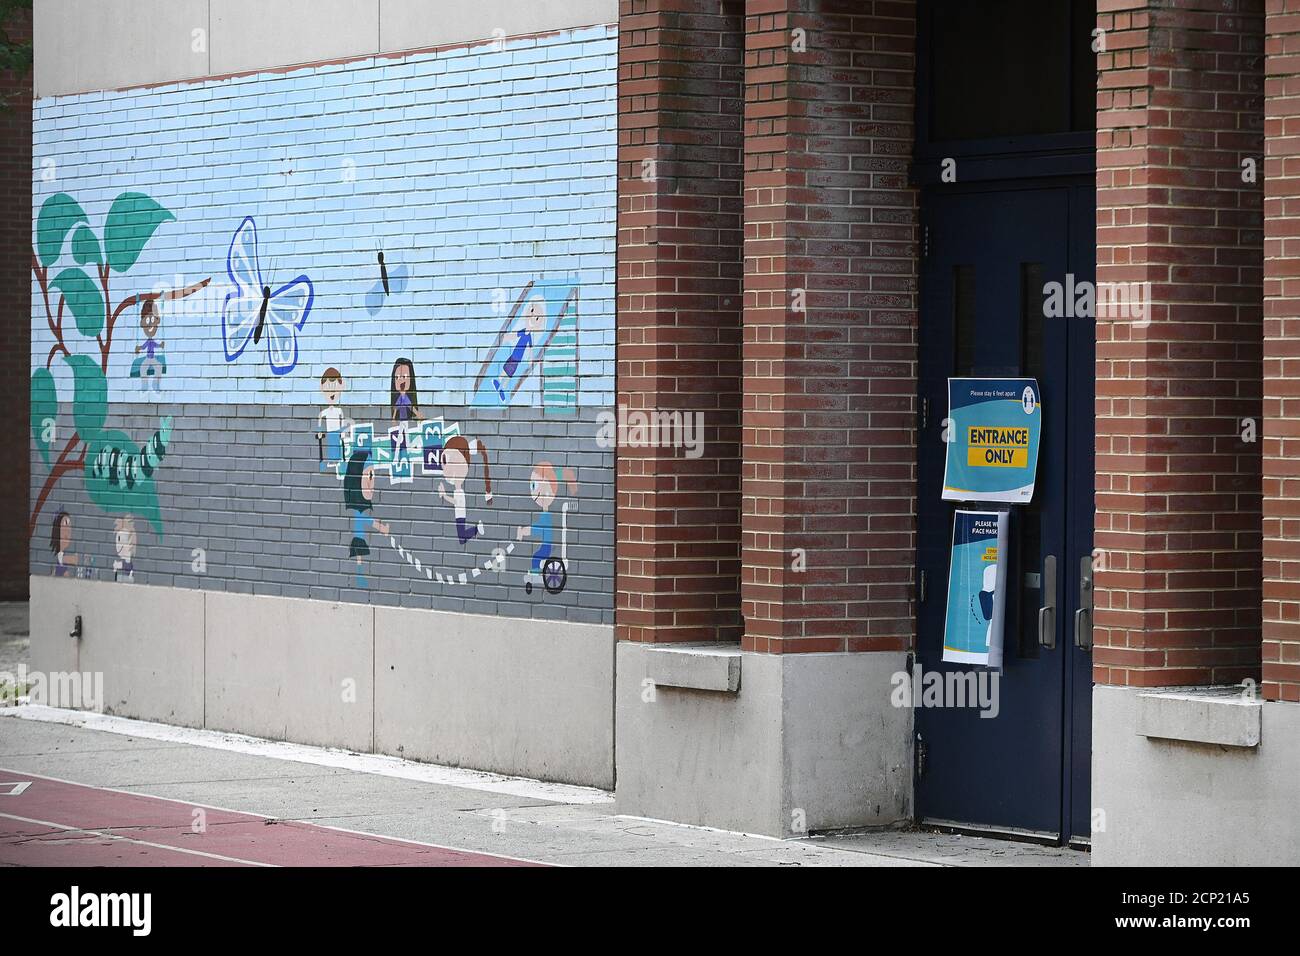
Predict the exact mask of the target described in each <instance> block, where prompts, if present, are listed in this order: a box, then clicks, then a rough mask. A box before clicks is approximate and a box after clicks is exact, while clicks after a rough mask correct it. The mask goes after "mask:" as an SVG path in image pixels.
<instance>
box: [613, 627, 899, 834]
mask: <svg viewBox="0 0 1300 956" xmlns="http://www.w3.org/2000/svg"><path fill="white" fill-rule="evenodd" d="M706 656H707V655H704V654H700V653H696V654H695V655H692V654H690V653H689V652H687V653H681V652H678V653H676V654H674V653H672V649H671V648H669V649H666V650H665V649H664V648H661V647H653V646H651V645H647V644H638V643H633V642H623V643H620V644H619V645H618V667H617V669H616V688H617V695H618V699H617V704H616V720H615V724H614V727H615V732H616V736H617V743H616V746H615V748H614V754H615V757H616V759H617V763H618V774H617V788H616V792H615V802H616V804H617V807H618V812H619V813H626V814H631V815H634V816H642V817H652V818H655V819H660V820H673V821H675V822H678V823H692V824H701V825H704V826H714V827H721V828H723V829H727V830H740V831H743V832H747V833H763V834H768V835H771V836H779V837H788V836H792V835H804V834H807V833H809V832H817V831H825V830H837V829H844V828H848V827H859V826H873V825H883V824H892V823H896V822H898V821H900V820H906V819H908V818H909V817H910V816H911V796H912V769H911V725H912V711H911V709H910V708H907V707H895V706H893V705H892V703H891V700H890V698H891V690H892V684H891V675H892V674H894V673H895V672H897V671H901V670H903V669H904V668H905V666H906V655H904V654H902V653H901V652H879V653H868V654H756V653H751V652H744V653H742V654H741V659H742V662H743V663H742V664H741V666H743V668H744V672H745V680H744V682H743V683H740V684H738V685H737V688H736V690H735V692H733V693H717V692H716V691H712V692H710V691H704V690H701V689H699V688H692V687H681V688H680V689H677V688H670V689H665V687H663V686H651V685H655V684H658V682H657V681H655V680H654V679H653V678H652V677H651V674H652V673H653V672H661V673H662V670H661V669H668V668H672V667H674V666H677V665H682V666H683V668H684V669H686V670H688V671H691V670H693V669H698V671H696V672H695V673H693V674H688V675H687V677H693V678H697V679H699V678H701V677H702V675H704V674H708V675H709V679H710V680H711V681H713V682H714V683H715V684H716V683H718V682H719V678H720V673H719V671H721V669H722V667H724V666H729V662H728V654H727V653H717V654H715V655H714V659H713V660H712V661H709V660H704V661H701V660H700V658H703V657H706ZM683 661H685V663H684V664H683ZM710 668H715V669H716V670H714V671H710ZM741 742H743V746H739V744H740V743H741Z"/></svg>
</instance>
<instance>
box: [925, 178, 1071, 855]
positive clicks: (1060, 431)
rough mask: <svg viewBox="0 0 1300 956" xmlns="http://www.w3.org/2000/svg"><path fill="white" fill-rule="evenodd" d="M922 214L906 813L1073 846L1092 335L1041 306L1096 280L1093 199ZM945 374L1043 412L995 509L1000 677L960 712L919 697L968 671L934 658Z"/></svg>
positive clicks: (1067, 189)
mask: <svg viewBox="0 0 1300 956" xmlns="http://www.w3.org/2000/svg"><path fill="white" fill-rule="evenodd" d="M922 201H923V209H922V214H923V224H924V229H925V241H924V244H923V245H924V248H923V259H922V265H921V289H920V291H921V300H920V305H921V318H920V343H921V344H920V368H919V380H920V405H921V421H920V431H919V434H918V469H919V471H918V491H919V496H920V500H919V503H918V509H917V510H918V514H917V525H918V528H917V530H918V536H917V564H918V582H919V593H918V604H917V624H918V640H917V664H918V665H919V674H920V676H921V680H922V683H921V684H920V685H917V686H914V687H913V696H914V706H916V714H915V716H916V722H915V729H916V734H917V761H916V774H917V777H916V801H917V811H918V816H919V817H920V818H921V819H922V820H923V821H927V822H934V823H949V824H956V825H961V826H970V827H977V828H989V829H994V830H1000V831H1005V832H1013V833H1015V832H1023V833H1028V834H1034V835H1038V836H1042V837H1049V838H1052V839H1057V840H1067V839H1069V838H1070V837H1071V836H1076V837H1086V836H1087V835H1088V819H1089V809H1088V803H1089V800H1088V789H1089V781H1088V762H1089V749H1090V747H1089V742H1090V716H1091V673H1090V661H1089V658H1090V653H1089V651H1088V650H1087V648H1086V646H1080V645H1086V644H1087V624H1088V621H1087V619H1086V616H1084V617H1083V618H1081V619H1080V620H1079V621H1078V622H1077V623H1076V614H1075V612H1076V610H1077V609H1078V608H1079V607H1080V606H1081V597H1083V596H1084V591H1083V586H1085V585H1086V582H1087V580H1088V577H1087V575H1085V574H1084V570H1085V568H1084V560H1085V558H1088V559H1089V560H1090V555H1091V551H1092V516H1093V484H1094V474H1095V473H1094V470H1093V464H1092V457H1093V453H1092V442H1093V433H1094V428H1093V399H1092V394H1093V385H1094V374H1093V352H1094V346H1093V342H1092V333H1093V323H1092V319H1091V317H1090V315H1086V314H1085V315H1075V316H1069V315H1068V314H1067V315H1063V316H1060V317H1049V316H1047V315H1045V309H1044V302H1045V289H1047V288H1048V287H1049V284H1050V283H1060V284H1061V292H1062V299H1061V302H1062V305H1063V306H1064V307H1065V308H1066V310H1067V312H1068V311H1069V310H1072V308H1073V305H1074V302H1075V300H1074V298H1073V297H1072V296H1071V294H1070V293H1071V290H1072V289H1075V290H1078V289H1080V288H1082V283H1091V281H1092V279H1093V274H1094V253H1093V248H1094V247H1093V244H1092V229H1093V215H1094V212H1093V209H1094V207H1093V200H1092V194H1091V190H1090V189H1089V188H1088V187H1087V186H1085V185H1084V184H1082V183H1080V184H1062V183H1061V182H1060V181H1056V182H1051V183H1044V184H1042V185H1034V184H1022V183H1018V184H1016V186H1015V188H1007V187H1006V186H1005V185H1001V186H999V185H982V186H974V187H966V188H960V189H959V188H957V187H954V186H951V185H949V186H942V187H938V186H936V187H931V188H929V189H927V190H926V192H925V193H924V194H923V199H922ZM1084 307H1085V309H1086V303H1085V304H1084ZM950 376H974V377H985V376H988V377H1000V378H1005V377H1021V376H1023V377H1033V378H1036V379H1038V383H1039V388H1040V392H1041V401H1042V415H1043V422H1042V431H1043V437H1042V442H1041V447H1040V453H1039V461H1038V474H1037V482H1036V487H1035V491H1034V496H1033V500H1032V501H1031V503H1030V504H1028V505H1018V506H1011V507H1010V510H1011V519H1010V535H1009V541H1008V551H1009V561H1010V564H1009V571H1008V583H1009V587H1008V593H1007V606H1006V627H1005V632H1004V659H1003V668H1002V671H1001V673H1000V674H999V675H998V677H997V679H996V682H994V681H993V678H992V675H991V674H987V676H985V677H982V678H980V679H981V680H984V681H985V685H984V687H985V688H986V689H987V692H988V693H987V695H985V696H981V697H977V698H976V699H975V701H974V702H973V703H972V701H971V700H970V699H966V700H962V699H961V695H958V696H957V697H956V699H954V698H953V696H952V695H951V694H947V695H945V694H943V693H942V692H941V693H939V694H936V695H930V696H929V697H928V698H927V696H926V695H924V694H923V693H921V692H920V691H922V689H923V688H924V686H925V681H927V680H929V681H935V680H936V679H937V680H939V681H941V682H942V683H941V684H940V685H939V686H940V687H943V688H949V689H951V688H953V687H955V686H956V685H955V684H953V683H952V682H951V681H949V680H948V678H947V675H948V674H954V673H961V672H967V671H971V670H975V671H976V672H978V671H981V670H983V669H982V668H971V667H970V666H969V665H963V664H948V663H944V662H943V660H942V650H943V627H944V611H945V606H946V598H947V593H946V592H947V581H948V560H949V553H950V552H949V549H950V543H951V535H952V526H953V512H954V510H955V508H956V507H957V506H956V505H955V504H954V503H951V502H944V501H942V500H941V498H940V494H941V488H942V483H943V466H944V451H945V445H944V441H943V431H944V419H945V416H946V415H947V401H948V399H947V380H948V378H949V377H950ZM962 507H970V506H969V505H963V506H962ZM988 507H989V508H990V509H995V508H998V507H1003V508H1005V507H1007V506H988ZM1076 630H1077V631H1078V634H1079V642H1078V644H1076V640H1075V635H1076ZM927 674H929V675H939V676H938V678H935V677H934V676H931V677H929V678H927V677H925V675H927ZM967 686H969V685H967ZM958 704H964V706H956V705H958Z"/></svg>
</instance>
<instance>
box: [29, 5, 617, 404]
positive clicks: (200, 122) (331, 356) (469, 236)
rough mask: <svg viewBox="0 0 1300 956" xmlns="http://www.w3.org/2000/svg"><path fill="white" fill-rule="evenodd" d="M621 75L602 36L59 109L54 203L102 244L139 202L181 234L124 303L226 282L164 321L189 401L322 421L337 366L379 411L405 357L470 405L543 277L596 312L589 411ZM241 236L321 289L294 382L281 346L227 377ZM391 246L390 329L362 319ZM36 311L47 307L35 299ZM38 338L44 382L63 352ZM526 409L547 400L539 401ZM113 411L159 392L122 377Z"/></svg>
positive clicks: (606, 34)
mask: <svg viewBox="0 0 1300 956" xmlns="http://www.w3.org/2000/svg"><path fill="white" fill-rule="evenodd" d="M616 73H617V65H616V40H615V37H614V35H613V30H612V29H609V28H604V27H601V28H595V29H585V30H580V31H573V32H563V33H559V34H555V35H551V36H545V37H540V38H535V39H517V40H510V41H507V42H506V44H505V49H503V50H501V51H500V52H497V51H495V50H494V48H493V47H492V46H491V45H490V44H489V45H483V46H477V47H471V48H456V49H451V50H446V51H441V52H437V53H427V54H420V55H413V56H409V57H404V58H396V59H388V58H382V59H374V60H364V61H360V62H356V63H348V64H342V65H331V66H324V67H314V68H307V69H298V70H294V71H292V72H288V73H272V74H257V75H254V76H248V77H238V78H234V79H229V80H222V81H215V82H203V83H194V84H185V85H178V86H167V87H163V88H149V89H139V90H131V91H126V92H118V93H91V94H84V95H78V96H69V97H63V98H57V99H47V100H41V101H39V102H38V103H37V106H36V109H35V116H34V140H35V142H34V159H35V163H36V165H37V171H36V172H37V178H36V187H35V189H36V195H35V203H36V207H37V208H38V209H39V207H40V204H41V203H42V202H43V201H44V200H45V199H46V198H48V197H49V196H51V195H54V194H55V193H67V194H69V195H71V196H73V198H75V199H76V200H77V201H78V202H79V203H80V204H81V206H82V207H83V208H84V209H85V211H86V213H87V214H88V216H89V218H90V222H91V225H92V227H94V228H96V229H98V228H99V225H100V224H101V223H102V222H103V219H104V216H105V215H106V214H107V212H108V209H109V207H110V205H111V203H112V202H113V199H114V198H115V197H116V196H117V195H118V194H119V193H121V192H123V191H124V190H131V191H135V192H141V193H145V194H147V195H149V196H151V197H152V198H153V199H155V200H156V201H157V202H159V203H161V204H162V205H163V206H165V207H166V208H167V209H168V210H170V211H171V212H172V213H173V214H174V215H175V216H176V221H175V222H172V223H167V224H166V225H165V226H164V227H163V228H161V229H160V230H159V231H158V233H157V234H156V236H155V237H154V239H153V240H152V241H151V242H150V243H149V245H148V247H147V248H146V249H145V252H144V255H143V256H142V257H141V259H140V261H139V262H138V263H137V264H136V265H135V267H134V268H133V269H132V270H131V272H130V274H129V276H127V277H125V279H123V278H122V277H117V276H114V277H112V278H113V282H114V285H115V286H116V288H114V289H113V290H112V291H113V292H114V293H116V292H118V291H123V292H124V291H136V290H137V289H140V290H145V291H147V290H149V289H152V288H155V287H157V286H160V285H162V286H184V285H187V284H189V283H192V282H195V281H199V280H202V279H204V278H208V277H211V278H212V279H213V286H212V287H210V288H209V289H208V290H205V294H204V295H202V296H196V297H194V298H193V299H191V300H187V301H186V302H185V303H184V304H183V306H179V307H176V306H174V307H173V308H172V309H171V310H169V312H168V314H167V316H166V318H165V321H164V327H163V330H162V337H163V339H164V341H165V342H166V355H167V360H168V373H167V376H166V381H165V384H166V389H167V394H168V395H169V396H170V397H172V399H173V400H176V401H189V402H204V403H222V402H235V403H250V402H259V401H275V402H282V401H303V402H314V401H316V398H317V378H318V376H319V374H320V372H321V371H322V370H323V368H324V367H326V366H330V365H333V366H336V367H338V368H340V369H344V370H345V371H346V373H347V377H348V382H349V397H350V398H352V399H353V400H355V401H359V402H374V403H381V402H386V401H387V393H388V379H389V373H390V370H391V368H392V362H393V359H394V358H396V357H398V356H399V355H405V356H409V357H410V358H412V359H413V360H414V362H415V365H416V368H417V370H418V371H419V372H420V379H421V383H420V384H421V395H422V397H424V398H425V399H426V400H427V401H436V402H438V403H439V404H445V405H456V404H463V403H467V402H468V401H469V399H468V398H467V395H468V393H469V392H470V391H471V390H472V389H473V384H474V380H475V378H476V376H477V374H478V372H479V371H480V369H481V366H482V363H483V362H484V361H485V359H486V356H487V353H488V352H489V351H490V349H491V347H492V345H493V343H494V341H495V338H496V336H497V333H498V331H499V329H500V327H501V325H502V324H503V321H504V316H503V315H502V314H501V312H500V309H501V307H502V306H501V303H502V301H503V300H504V301H505V303H506V305H507V307H509V306H510V305H513V303H514V301H515V299H516V297H517V295H518V294H519V292H520V291H521V290H522V289H523V287H524V286H525V285H526V284H527V283H528V282H529V281H534V280H542V281H545V280H557V281H565V282H571V283H572V284H573V285H575V286H576V287H577V288H578V289H579V292H580V303H579V312H578V323H579V333H580V344H581V348H580V354H579V363H580V369H579V376H578V378H579V381H580V385H581V388H580V392H581V394H580V396H579V404H582V405H589V406H607V405H610V404H612V401H613V391H614V242H615V224H614V219H615V208H616V189H615V149H616V133H615V128H616V101H615V93H616ZM245 216H253V217H254V218H255V220H256V222H257V230H258V242H259V257H258V258H259V260H260V265H261V268H262V271H263V274H264V277H265V278H266V280H267V281H268V282H269V283H271V284H272V285H273V286H275V285H278V284H280V283H283V282H287V281H288V280H290V279H292V278H294V277H296V276H298V275H300V274H303V275H306V276H308V277H309V278H310V279H311V281H312V283H313V285H314V287H315V294H316V298H315V303H314V306H313V308H312V311H311V314H310V315H309V317H308V320H307V323H306V325H305V326H304V328H303V330H302V332H301V334H300V336H299V342H300V349H301V351H300V356H301V357H300V366H299V369H298V371H297V372H296V373H295V374H291V375H286V376H282V377H281V376H269V375H267V374H266V372H267V362H266V359H265V348H262V349H261V350H260V355H259V350H257V349H252V348H250V349H249V350H248V351H247V352H245V354H244V355H243V356H242V357H241V358H240V359H238V360H237V361H234V362H227V361H226V360H225V353H224V350H223V348H222V338H221V316H220V312H221V300H222V298H223V294H224V291H226V290H225V289H220V288H219V287H220V286H221V285H222V284H223V283H225V282H226V281H227V279H226V256H227V251H228V248H229V246H230V242H231V237H232V236H233V234H234V232H235V230H236V228H237V227H238V225H239V223H240V222H241V221H242V220H243V219H244V217H245ZM379 249H382V250H383V251H384V253H385V257H386V259H387V260H388V262H389V265H390V267H396V266H399V265H404V266H406V267H407V268H408V269H409V270H410V273H411V280H410V284H409V286H408V288H407V291H406V292H405V293H404V294H403V295H400V296H394V297H390V301H389V302H388V304H387V305H386V306H385V308H384V309H383V310H382V312H381V314H380V315H379V316H378V317H375V318H372V317H371V316H370V315H369V314H368V312H367V311H366V309H365V307H364V305H365V296H366V293H367V292H368V291H369V290H371V289H372V288H373V287H374V285H375V283H376V282H377V281H378V279H379V271H378V266H377V263H376V252H377V251H378V250H379ZM33 296H34V301H36V302H38V303H39V290H38V288H37V287H36V284H35V281H33ZM36 319H37V320H36V321H34V323H33V335H32V362H33V365H34V366H35V365H36V364H37V363H43V362H44V360H45V356H46V354H47V353H48V351H49V349H50V347H51V345H52V344H53V337H52V336H51V333H50V330H49V328H48V327H47V326H46V323H45V322H44V321H43V316H41V315H38V316H36ZM134 319H137V316H135V315H134V314H132V315H127V316H124V317H123V322H122V324H121V325H120V326H119V327H118V329H117V331H116V335H115V341H114V356H113V362H114V363H115V364H116V363H117V362H119V361H121V362H122V363H124V364H127V365H129V364H130V361H131V359H132V358H133V357H134V353H133V350H134V348H135V346H136V345H137V344H139V341H140V339H141V336H140V334H139V329H138V327H137V325H136V324H135V321H128V320H134ZM313 373H314V374H313ZM55 374H56V377H62V376H63V372H62V370H60V369H58V367H57V366H56V368H55ZM528 396H529V397H530V398H531V400H532V402H533V403H537V402H538V401H539V398H538V393H537V390H536V389H535V388H534V389H531V390H530V391H529V393H528ZM520 397H521V398H522V397H524V396H520ZM110 398H111V399H112V400H114V401H126V402H130V401H136V400H140V398H141V396H140V394H139V390H138V388H135V387H133V383H132V382H130V381H129V380H123V379H121V378H112V379H110Z"/></svg>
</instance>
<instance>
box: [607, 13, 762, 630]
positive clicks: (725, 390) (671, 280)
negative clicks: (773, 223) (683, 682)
mask: <svg viewBox="0 0 1300 956" xmlns="http://www.w3.org/2000/svg"><path fill="white" fill-rule="evenodd" d="M742 8H743V3H742V2H740V0H734V2H721V3H720V2H719V0H622V2H621V3H620V5H619V14H620V15H619V145H618V170H619V177H618V178H619V181H618V217H619V220H618V356H617V366H618V401H619V404H620V405H623V406H626V407H627V408H628V409H629V411H635V410H638V409H658V410H660V411H679V410H680V411H690V412H697V411H698V412H702V413H703V414H704V416H705V418H704V421H705V426H706V427H705V435H704V437H705V441H704V444H703V454H702V455H700V457H698V458H695V459H691V458H688V457H686V455H685V454H684V452H683V450H682V449H672V448H644V447H642V448H636V447H620V448H619V450H618V474H617V477H616V479H615V483H616V484H615V491H616V496H617V505H616V517H617V525H618V531H617V543H616V549H617V556H616V560H617V593H618V598H617V606H616V616H615V621H616V631H617V635H618V638H619V639H620V640H632V641H700V640H705V641H710V640H728V641H734V640H738V639H739V637H740V596H739V592H740V583H739V575H740V463H739V458H740V308H741V249H740V246H741V214H742V202H741V73H742V66H741V40H742V30H741V23H742V16H741V14H742ZM648 164H652V165H648ZM647 175H648V176H649V177H650V178H649V179H647V178H646V177H647Z"/></svg>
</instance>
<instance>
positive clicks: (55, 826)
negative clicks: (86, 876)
mask: <svg viewBox="0 0 1300 956" xmlns="http://www.w3.org/2000/svg"><path fill="white" fill-rule="evenodd" d="M0 820H16V821H18V822H19V823H30V824H32V825H34V826H41V827H49V828H50V829H51V830H58V831H59V832H61V833H84V834H86V835H87V836H95V837H103V838H104V839H107V840H120V841H122V842H125V843H131V844H134V845H135V846H147V847H149V849H151V850H168V851H170V852H172V853H182V854H185V855H186V856H201V857H204V858H206V859H209V860H220V861H221V862H222V863H239V864H242V865H243V866H267V867H275V864H274V863H260V862H258V861H257V860H241V859H240V858H239V857H237V856H222V855H221V854H220V853H204V852H203V851H202V850H191V849H189V848H188V847H183V846H168V845H167V844H166V843H153V842H151V841H149V840H137V839H136V838H135V837H129V836H124V835H123V834H121V833H112V832H110V831H108V830H87V829H85V828H83V827H74V826H68V825H67V824H66V823H54V822H53V821H51V820H34V819H32V818H31V817H19V816H14V814H12V813H0ZM29 839H30V838H29Z"/></svg>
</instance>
